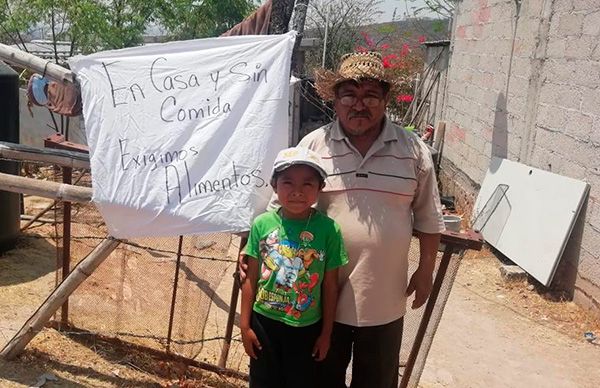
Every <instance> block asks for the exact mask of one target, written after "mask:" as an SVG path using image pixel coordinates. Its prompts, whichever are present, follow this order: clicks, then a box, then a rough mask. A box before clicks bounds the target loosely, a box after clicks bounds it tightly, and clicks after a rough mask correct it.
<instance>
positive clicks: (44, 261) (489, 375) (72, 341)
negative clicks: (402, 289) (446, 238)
mask: <svg viewBox="0 0 600 388" xmlns="http://www.w3.org/2000/svg"><path fill="white" fill-rule="evenodd" d="M28 206H29V207H28V209H29V210H30V211H29V213H30V214H31V213H34V212H35V209H36V208H42V207H43V206H45V203H43V201H40V202H36V201H33V202H31V203H29V204H28ZM36 225H37V224H36ZM44 228H45V229H44ZM47 228H48V226H46V227H41V226H34V227H33V228H31V229H29V230H28V231H27V236H26V237H25V238H23V239H21V240H20V241H19V243H18V246H17V248H16V249H14V250H12V251H9V252H7V253H5V254H4V255H2V256H0V347H3V346H4V344H5V343H6V342H8V341H9V340H10V339H11V338H12V336H13V335H14V334H15V333H16V332H17V331H18V330H19V328H20V327H21V325H22V324H23V323H24V322H25V321H26V320H27V318H28V317H29V316H30V315H31V314H32V313H33V312H34V311H35V309H36V308H37V307H38V306H39V305H40V304H41V303H42V301H43V300H44V299H45V298H46V297H47V295H48V294H49V293H50V292H51V290H52V288H53V287H54V284H55V273H54V268H55V265H56V259H55V256H54V255H52V252H53V249H54V248H53V246H52V244H51V241H47V240H46V238H44V236H46V235H47V230H48V229H47ZM235 248H236V247H235V246H233V247H232V251H235ZM226 271H227V273H226V274H225V276H223V280H222V281H221V282H220V283H219V284H218V287H217V288H216V290H215V292H216V294H217V295H218V296H219V297H218V298H215V299H214V300H216V301H217V302H216V303H215V304H214V305H213V306H211V309H210V313H209V315H208V318H207V325H206V329H205V331H204V333H203V334H204V336H205V337H207V338H211V337H215V338H217V337H218V335H219V333H222V332H223V327H224V325H225V320H226V316H227V313H226V311H227V309H228V303H229V295H230V291H231V282H232V277H231V276H230V274H231V272H232V271H233V266H229V267H227V268H226ZM588 331H591V332H594V333H595V334H596V335H600V322H598V320H595V319H594V318H593V317H591V316H590V315H588V314H586V312H585V311H582V310H581V309H580V308H579V307H577V306H576V305H575V304H573V303H571V302H565V301H561V300H560V297H559V296H558V295H555V294H551V293H546V292H545V291H544V290H542V289H536V288H535V287H532V286H531V285H529V284H528V283H527V282H526V281H519V282H516V283H507V282H505V281H504V280H503V279H501V277H500V275H499V271H498V261H497V260H496V259H495V258H494V257H493V255H491V254H490V253H489V252H488V251H482V252H477V253H474V254H468V255H467V256H466V257H465V258H464V259H463V262H462V264H461V267H460V269H459V272H458V275H457V278H456V281H455V283H454V287H453V289H452V292H451V294H450V298H449V300H448V302H447V304H446V308H445V311H444V315H443V317H442V320H441V322H440V325H439V328H438V331H437V334H436V336H435V338H434V341H433V345H432V347H431V349H430V352H429V357H428V359H427V363H426V365H425V369H424V371H423V375H422V378H421V384H420V385H421V386H422V387H424V388H439V387H483V386H487V387H596V386H598V381H600V368H599V366H600V344H599V343H598V342H595V343H589V342H586V341H585V340H584V338H583V333H585V332H588ZM221 335H222V334H221ZM238 339H239V332H238V331H237V330H234V342H233V343H232V347H231V351H230V357H229V360H228V366H229V367H231V368H233V369H237V370H241V371H243V370H245V368H246V363H247V359H246V357H245V356H244V354H243V349H242V347H241V344H240V342H239V340H238ZM208 347H209V348H210V349H208V350H210V351H209V352H208V353H206V354H207V355H206V356H204V359H203V360H201V361H207V362H209V363H212V364H214V363H216V360H217V358H218V355H219V353H220V347H221V341H214V342H213V343H212V344H211V345H210V346H208ZM211 349H212V350H211ZM45 374H49V375H46V377H50V378H52V377H54V378H56V381H47V382H46V383H45V385H43V386H44V387H122V386H132V387H133V386H135V387H141V386H148V387H152V386H156V387H170V386H173V387H175V386H179V387H240V386H245V382H244V381H240V380H236V379H233V378H225V377H221V376H217V375H215V374H213V373H210V372H207V371H204V370H200V369H197V368H191V367H186V366H185V365H182V364H180V363H177V362H171V361H169V362H168V361H164V360H160V359H156V358H153V357H151V356H149V355H148V354H144V353H139V352H136V351H135V350H133V349H130V348H127V347H119V346H113V345H111V344H109V343H106V342H103V341H101V340H93V339H89V338H87V337H82V336H78V335H75V334H70V335H67V334H64V333H60V332H57V331H55V330H53V329H49V328H48V329H44V330H43V332H42V333H40V334H39V335H38V336H36V338H35V339H34V340H33V341H32V342H31V343H30V344H29V345H28V346H27V348H26V350H25V351H24V353H23V354H22V355H21V356H20V357H19V358H18V359H17V360H15V361H11V362H8V361H5V360H2V359H0V387H29V386H34V385H36V383H38V384H37V386H39V385H40V383H41V381H42V380H43V379H42V380H40V378H41V377H43V376H44V375H45Z"/></svg>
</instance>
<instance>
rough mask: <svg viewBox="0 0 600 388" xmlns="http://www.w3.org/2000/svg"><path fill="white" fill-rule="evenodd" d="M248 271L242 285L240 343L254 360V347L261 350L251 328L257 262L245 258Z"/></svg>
mask: <svg viewBox="0 0 600 388" xmlns="http://www.w3.org/2000/svg"><path fill="white" fill-rule="evenodd" d="M246 263H248V270H247V271H246V280H245V281H244V282H243V283H242V302H241V315H240V331H241V332H242V341H243V343H244V349H245V350H246V353H247V354H248V355H249V356H250V357H252V358H256V353H255V352H254V346H256V347H257V348H258V349H259V350H260V349H261V346H260V342H259V341H258V338H257V337H256V334H255V333H254V331H253V330H252V327H251V324H250V322H251V317H252V306H253V305H254V300H255V298H256V283H257V281H258V260H257V259H255V258H253V257H249V256H246Z"/></svg>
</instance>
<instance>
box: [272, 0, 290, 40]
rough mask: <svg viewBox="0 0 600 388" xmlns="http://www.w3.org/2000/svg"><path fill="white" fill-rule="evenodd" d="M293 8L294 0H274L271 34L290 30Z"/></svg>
mask: <svg viewBox="0 0 600 388" xmlns="http://www.w3.org/2000/svg"><path fill="white" fill-rule="evenodd" d="M293 10H294V0H273V4H272V5H271V23H270V26H269V34H270V35H277V34H284V33H286V32H287V31H288V24H290V18H291V17H292V11H293Z"/></svg>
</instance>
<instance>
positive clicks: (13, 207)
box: [0, 61, 21, 253]
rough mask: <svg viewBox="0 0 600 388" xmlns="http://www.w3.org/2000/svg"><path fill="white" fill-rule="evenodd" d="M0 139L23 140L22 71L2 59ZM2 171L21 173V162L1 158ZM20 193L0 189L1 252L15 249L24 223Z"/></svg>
mask: <svg viewBox="0 0 600 388" xmlns="http://www.w3.org/2000/svg"><path fill="white" fill-rule="evenodd" d="M0 107H2V108H1V109H0V141H8V142H11V143H19V75H18V74H17V73H16V72H15V71H14V70H13V69H11V68H10V67H9V66H8V65H6V64H5V63H4V62H1V61H0ZM0 172H3V173H5V174H13V175H18V174H19V163H18V162H9V161H6V160H0ZM20 198H21V196H20V194H18V193H9V192H7V191H1V190H0V253H1V252H4V251H7V250H9V249H12V248H13V247H14V246H15V243H16V241H17V236H18V235H19V229H20V226H21V204H20Z"/></svg>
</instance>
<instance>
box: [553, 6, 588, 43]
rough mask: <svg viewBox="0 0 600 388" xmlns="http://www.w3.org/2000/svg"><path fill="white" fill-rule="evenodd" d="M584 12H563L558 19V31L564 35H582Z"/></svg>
mask: <svg viewBox="0 0 600 388" xmlns="http://www.w3.org/2000/svg"><path fill="white" fill-rule="evenodd" d="M558 3H560V1H558ZM583 18H584V15H583V14H580V13H579V14H576V13H566V14H561V15H560V16H559V20H558V33H559V34H561V35H563V36H568V35H580V34H581V32H582V29H583Z"/></svg>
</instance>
